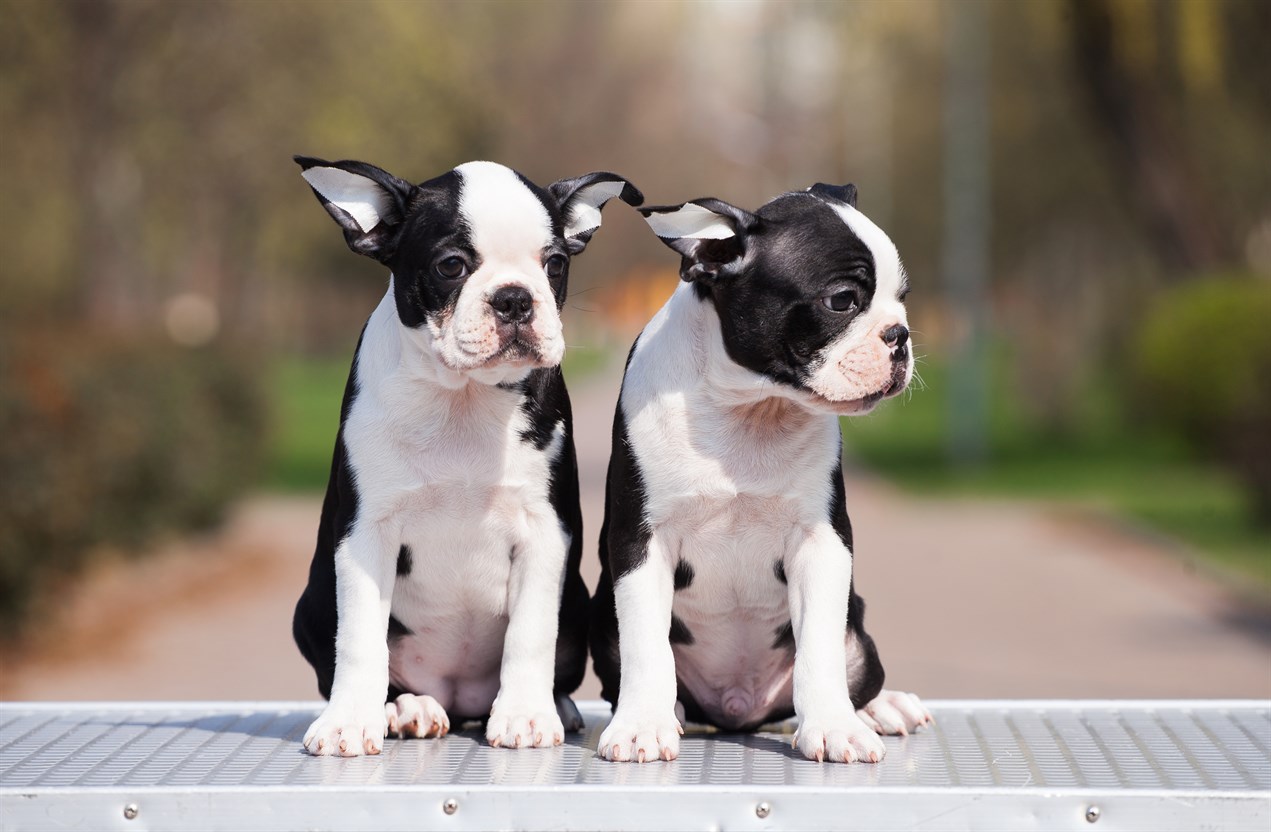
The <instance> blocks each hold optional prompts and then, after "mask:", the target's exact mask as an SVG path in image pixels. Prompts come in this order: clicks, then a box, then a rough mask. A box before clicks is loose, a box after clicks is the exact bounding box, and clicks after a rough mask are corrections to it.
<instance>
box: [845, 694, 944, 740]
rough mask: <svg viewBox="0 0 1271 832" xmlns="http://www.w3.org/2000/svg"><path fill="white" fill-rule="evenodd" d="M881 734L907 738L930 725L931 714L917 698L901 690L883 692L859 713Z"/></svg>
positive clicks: (932, 720)
mask: <svg viewBox="0 0 1271 832" xmlns="http://www.w3.org/2000/svg"><path fill="white" fill-rule="evenodd" d="M858 713H859V714H860V716H861V718H862V719H863V720H865V722H866V723H868V724H869V725H870V726H871V727H873V728H874V730H876V731H878V732H879V733H880V734H892V735H901V736H905V735H907V734H908V733H909V732H910V731H916V730H918V729H919V728H921V727H923V726H925V725H930V724H931V723H932V722H934V721H935V720H934V719H932V716H931V712H930V711H928V710H927V708H926V706H925V705H923V704H922V700H920V699H919V698H918V697H917V696H915V695H914V694H912V693H905V692H904V691H899V690H883V691H881V692H879V694H878V696H876V697H875V698H874V699H873V701H871V702H870V703H869V704H868V705H866V706H865V707H864V708H862V709H861V710H860V711H859V712H858Z"/></svg>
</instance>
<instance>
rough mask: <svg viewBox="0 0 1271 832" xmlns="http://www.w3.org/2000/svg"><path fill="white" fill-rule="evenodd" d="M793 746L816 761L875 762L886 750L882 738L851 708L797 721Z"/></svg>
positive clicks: (880, 758)
mask: <svg viewBox="0 0 1271 832" xmlns="http://www.w3.org/2000/svg"><path fill="white" fill-rule="evenodd" d="M794 747H795V748H797V749H799V751H800V752H802V754H803V756H804V757H807V758H808V759H809V760H816V761H817V762H818V763H819V762H822V761H824V760H829V761H830V762H832V763H855V762H861V763H877V762H879V761H880V760H882V759H883V756H884V755H885V754H886V753H887V749H886V748H884V747H883V741H882V739H881V738H879V736H878V735H877V734H875V733H874V731H873V730H872V729H871V728H870V727H869V726H868V725H866V724H865V723H864V722H863V721H862V720H861V718H860V717H859V716H857V715H856V714H855V713H854V712H852V711H847V712H846V713H844V714H842V715H841V716H833V717H829V718H820V717H815V716H813V717H809V718H807V719H804V720H802V721H800V723H799V730H797V731H795V732H794Z"/></svg>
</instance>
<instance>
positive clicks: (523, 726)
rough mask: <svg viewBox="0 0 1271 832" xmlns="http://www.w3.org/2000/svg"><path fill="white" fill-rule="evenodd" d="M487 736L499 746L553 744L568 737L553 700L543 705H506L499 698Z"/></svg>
mask: <svg viewBox="0 0 1271 832" xmlns="http://www.w3.org/2000/svg"><path fill="white" fill-rule="evenodd" d="M485 738H486V740H488V741H489V743H490V745H493V746H494V747H495V748H500V747H506V748H525V747H531V748H550V747H552V746H554V745H560V744H561V743H562V742H564V741H565V726H564V725H562V724H561V721H560V716H559V715H558V714H557V713H556V708H555V706H554V705H553V704H552V703H551V702H547V703H545V707H540V708H535V707H523V706H517V705H511V706H507V707H504V706H501V705H500V704H499V703H497V702H496V703H494V710H493V711H491V712H490V721H489V722H488V723H486V727H485Z"/></svg>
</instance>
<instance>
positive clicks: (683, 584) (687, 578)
mask: <svg viewBox="0 0 1271 832" xmlns="http://www.w3.org/2000/svg"><path fill="white" fill-rule="evenodd" d="M691 583H693V567H691V566H689V565H688V561H685V560H682V561H680V562H679V563H678V564H676V565H675V588H676V590H681V589H686V588H687V587H688V586H689V585H690V584H691Z"/></svg>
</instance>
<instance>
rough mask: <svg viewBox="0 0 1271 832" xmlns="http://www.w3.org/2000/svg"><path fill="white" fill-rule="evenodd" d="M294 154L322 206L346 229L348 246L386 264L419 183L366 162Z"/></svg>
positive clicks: (391, 254) (395, 244) (345, 234)
mask: <svg viewBox="0 0 1271 832" xmlns="http://www.w3.org/2000/svg"><path fill="white" fill-rule="evenodd" d="M294 158H295V160H296V164H298V165H300V168H301V170H302V171H303V172H302V173H301V174H300V175H301V176H303V177H304V178H305V181H306V182H308V183H309V187H311V188H313V192H314V194H316V195H317V197H318V201H319V202H321V203H322V207H324V208H326V209H327V213H328V214H330V215H331V218H332V219H334V220H335V221H336V223H337V224H339V226H340V227H341V228H343V229H344V240H345V242H347V243H348V244H349V248H351V249H352V250H353V251H355V252H357V253H358V254H365V255H366V256H367V257H371V258H374V259H376V260H379V261H380V262H381V263H387V262H388V260H389V259H390V258H391V257H392V256H393V252H394V250H395V249H396V247H397V237H398V231H400V229H401V222H402V218H403V217H405V216H406V204H407V201H408V200H409V198H410V194H411V191H413V190H414V188H415V186H414V185H412V184H410V183H409V182H406V181H404V180H401V179H398V178H397V177H396V176H393V175H392V174H391V173H389V172H388V171H385V170H381V169H379V168H377V167H375V166H374V165H368V164H366V163H365V162H352V161H343V162H324V161H323V160H321V159H313V158H310V157H308V156H296V157H294Z"/></svg>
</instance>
